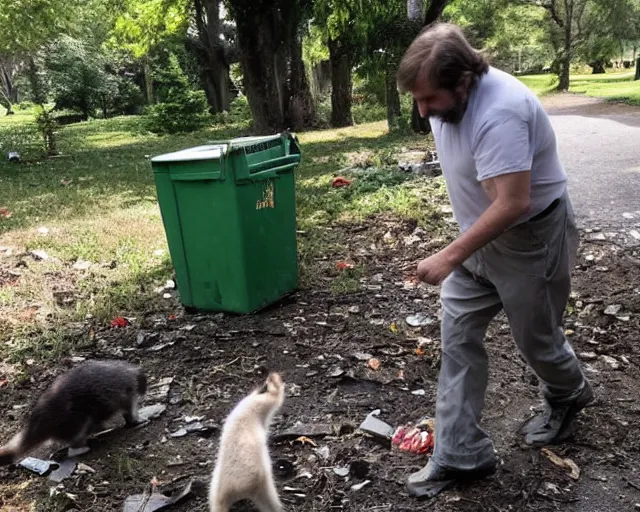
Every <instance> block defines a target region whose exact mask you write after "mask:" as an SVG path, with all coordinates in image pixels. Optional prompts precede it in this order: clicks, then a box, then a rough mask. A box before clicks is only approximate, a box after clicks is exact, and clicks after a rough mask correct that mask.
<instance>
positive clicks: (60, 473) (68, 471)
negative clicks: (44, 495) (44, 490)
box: [49, 459, 78, 483]
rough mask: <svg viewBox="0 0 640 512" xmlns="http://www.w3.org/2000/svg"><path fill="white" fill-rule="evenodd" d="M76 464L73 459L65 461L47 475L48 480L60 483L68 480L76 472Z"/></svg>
mask: <svg viewBox="0 0 640 512" xmlns="http://www.w3.org/2000/svg"><path fill="white" fill-rule="evenodd" d="M77 466H78V463H77V462H76V461H75V460H74V459H65V460H63V461H62V462H60V463H59V467H58V468H57V469H56V470H55V471H53V473H51V474H50V475H49V480H51V481H52V482H56V483H60V482H62V481H63V480H66V479H67V478H69V477H70V476H71V475H72V474H73V472H74V471H75V470H76V467H77Z"/></svg>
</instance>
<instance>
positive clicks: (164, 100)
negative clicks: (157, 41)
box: [146, 54, 211, 133]
mask: <svg viewBox="0 0 640 512" xmlns="http://www.w3.org/2000/svg"><path fill="white" fill-rule="evenodd" d="M157 80H158V84H159V86H158V99H159V103H157V104H156V105H153V106H151V107H149V108H148V110H147V113H146V117H147V123H146V126H147V129H148V130H149V131H151V132H154V133H182V132H190V131H195V130H198V129H200V128H202V127H203V126H205V125H206V124H207V123H209V122H210V120H211V118H210V116H209V115H208V113H207V98H206V96H205V94H204V92H203V91H201V90H194V89H192V88H191V87H190V84H189V79H188V78H187V76H186V75H185V73H184V71H183V70H182V69H181V67H180V63H179V62H178V59H177V57H176V56H175V55H174V54H171V55H170V56H169V63H168V66H167V68H166V69H165V70H163V71H162V72H161V73H160V74H159V75H158V77H157Z"/></svg>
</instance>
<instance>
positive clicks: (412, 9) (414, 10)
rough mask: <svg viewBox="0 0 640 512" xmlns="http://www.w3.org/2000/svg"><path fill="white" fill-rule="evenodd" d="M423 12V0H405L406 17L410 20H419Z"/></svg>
mask: <svg viewBox="0 0 640 512" xmlns="http://www.w3.org/2000/svg"><path fill="white" fill-rule="evenodd" d="M423 12H424V1H423V0H407V17H408V18H409V19H410V20H419V19H421V18H422V15H423Z"/></svg>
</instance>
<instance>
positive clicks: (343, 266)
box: [336, 261, 353, 270]
mask: <svg viewBox="0 0 640 512" xmlns="http://www.w3.org/2000/svg"><path fill="white" fill-rule="evenodd" d="M350 268H353V263H349V262H348V261H336V270H347V269H350Z"/></svg>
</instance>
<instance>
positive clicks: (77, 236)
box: [0, 114, 445, 359]
mask: <svg viewBox="0 0 640 512" xmlns="http://www.w3.org/2000/svg"><path fill="white" fill-rule="evenodd" d="M139 125H140V123H139V119H138V118H136V117H121V118H115V119H108V120H94V121H89V122H85V123H79V124H75V125H70V126H67V127H64V128H62V129H61V131H60V133H59V143H58V146H59V149H60V151H61V155H60V156H59V157H56V158H52V159H44V158H42V157H41V155H40V151H39V147H38V145H39V139H38V138H37V134H36V133H35V131H34V129H33V127H32V126H31V116H29V115H27V114H19V115H15V116H11V117H5V116H3V117H1V118H0V208H6V209H7V210H8V211H9V212H10V214H11V215H10V217H7V216H4V217H3V216H1V215H0V246H2V247H4V248H7V247H9V248H11V249H12V251H11V255H10V256H5V252H3V251H2V250H0V336H3V338H5V337H8V338H9V339H11V340H12V341H11V343H10V345H9V346H10V349H9V348H3V350H10V351H11V352H12V354H13V355H18V354H20V355H22V356H24V353H25V351H26V352H27V353H29V354H30V355H31V357H39V356H40V355H41V356H42V357H48V356H59V355H62V354H64V353H65V352H66V351H67V350H68V349H69V343H75V342H77V340H78V336H77V335H76V336H75V337H74V336H71V337H70V336H69V332H68V331H69V329H72V330H73V329H76V330H78V329H79V330H80V331H82V329H83V328H84V327H86V321H87V320H90V322H92V323H93V324H95V325H96V326H104V325H108V323H109V321H110V320H111V318H113V317H114V316H116V315H124V316H144V314H145V313H146V312H148V311H154V310H156V309H157V308H158V307H161V306H162V304H164V305H165V307H166V305H167V304H168V302H167V301H164V303H163V299H162V293H159V291H158V289H159V287H162V285H163V284H164V283H165V281H166V280H167V279H169V278H171V277H172V267H171V262H170V258H169V255H168V252H167V245H166V239H165V235H164V229H163V226H162V222H161V217H160V212H159V208H158V205H157V201H156V193H155V186H154V182H153V175H152V172H151V164H150V157H151V156H154V155H158V154H161V153H166V152H170V151H174V150H178V149H181V148H186V147H191V146H195V145H198V144H201V143H204V142H206V141H208V140H212V139H221V138H226V137H232V136H238V135H243V134H244V133H243V130H242V128H240V127H234V126H226V127H218V128H212V129H209V130H204V131H201V132H198V133H195V134H189V135H179V136H156V135H152V134H148V133H143V132H141V131H140V128H139ZM300 140H301V144H302V149H303V157H302V164H301V165H300V167H299V169H298V171H297V208H298V229H299V230H300V231H301V234H300V237H299V244H300V245H299V255H300V261H301V278H302V285H303V286H314V283H316V282H317V280H318V278H322V276H321V275H319V273H318V272H319V271H318V265H317V261H318V258H322V257H327V256H329V257H333V255H338V256H340V255H341V257H343V258H344V257H346V254H345V253H346V252H347V250H348V249H347V247H348V243H349V240H348V238H347V237H346V236H344V235H342V233H343V232H344V229H343V228H342V226H344V225H345V224H350V223H358V222H360V221H361V220H362V219H364V218H366V217H367V216H371V215H373V216H376V215H391V216H394V217H396V218H401V217H404V218H413V219H416V220H418V221H420V222H424V221H425V220H426V219H427V218H428V219H429V220H430V222H431V223H433V218H432V213H433V212H432V209H431V208H429V206H428V204H429V202H428V199H429V198H431V197H436V198H442V197H445V188H444V184H443V182H442V180H441V179H436V180H427V179H423V178H416V177H414V176H413V175H407V174H404V173H401V172H398V171H397V170H396V169H395V164H396V160H397V154H398V152H399V151H400V150H401V148H405V149H418V150H420V149H421V150H424V149H426V148H427V147H428V146H429V144H430V141H429V140H428V138H426V137H423V136H414V135H390V134H388V133H387V130H386V123H385V122H379V123H370V124H363V125H359V126H354V127H350V128H345V129H340V130H323V131H315V132H308V133H301V134H300ZM13 149H18V150H19V151H20V152H21V154H22V155H23V158H25V159H26V160H27V161H26V162H25V163H21V164H15V163H9V162H8V161H7V160H6V154H7V151H9V150H13ZM345 167H355V168H354V169H351V170H349V171H344V172H343V173H342V174H343V175H344V176H347V177H351V178H354V182H353V184H352V185H351V186H350V187H348V188H345V189H334V188H332V187H331V185H330V183H331V180H332V177H333V176H334V175H335V173H336V171H338V170H339V169H344V168H345ZM367 167H370V168H373V169H374V170H365V169H366V168H367ZM425 198H426V199H427V202H425ZM436 221H437V219H436ZM33 250H43V251H46V253H47V254H48V256H49V257H50V258H49V259H48V260H46V261H35V260H34V259H33V257H32V256H31V255H30V254H29V252H30V251H33ZM338 256H336V257H338ZM79 260H82V261H86V262H89V263H91V267H90V268H89V269H88V270H78V269H76V268H74V267H73V265H74V263H77V262H78V261H79ZM16 265H20V266H19V267H16ZM16 270H17V272H19V274H17V273H16ZM364 272H366V269H356V271H355V272H352V273H351V274H353V275H351V274H349V275H350V276H351V277H352V279H351V280H350V281H349V282H345V283H340V282H337V283H335V284H334V286H333V289H334V290H335V291H336V292H344V291H353V290H354V289H357V288H358V287H359V281H358V279H357V277H358V275H360V274H362V273H364ZM356 274H358V275H356ZM16 276H19V277H17V278H16ZM325 277H326V276H325ZM325 281H326V279H325ZM158 302H160V306H159V305H158ZM173 307H175V306H173ZM5 339H6V338H5ZM45 340H46V342H45ZM70 340H71V341H70ZM74 340H75V341H74ZM3 347H6V346H4V345H3ZM36 347H41V348H42V347H46V348H47V350H46V351H41V353H40V352H38V351H37V350H36ZM45 352H46V353H45ZM7 356H8V354H3V353H1V352H0V358H2V359H3V358H6V357H7Z"/></svg>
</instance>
